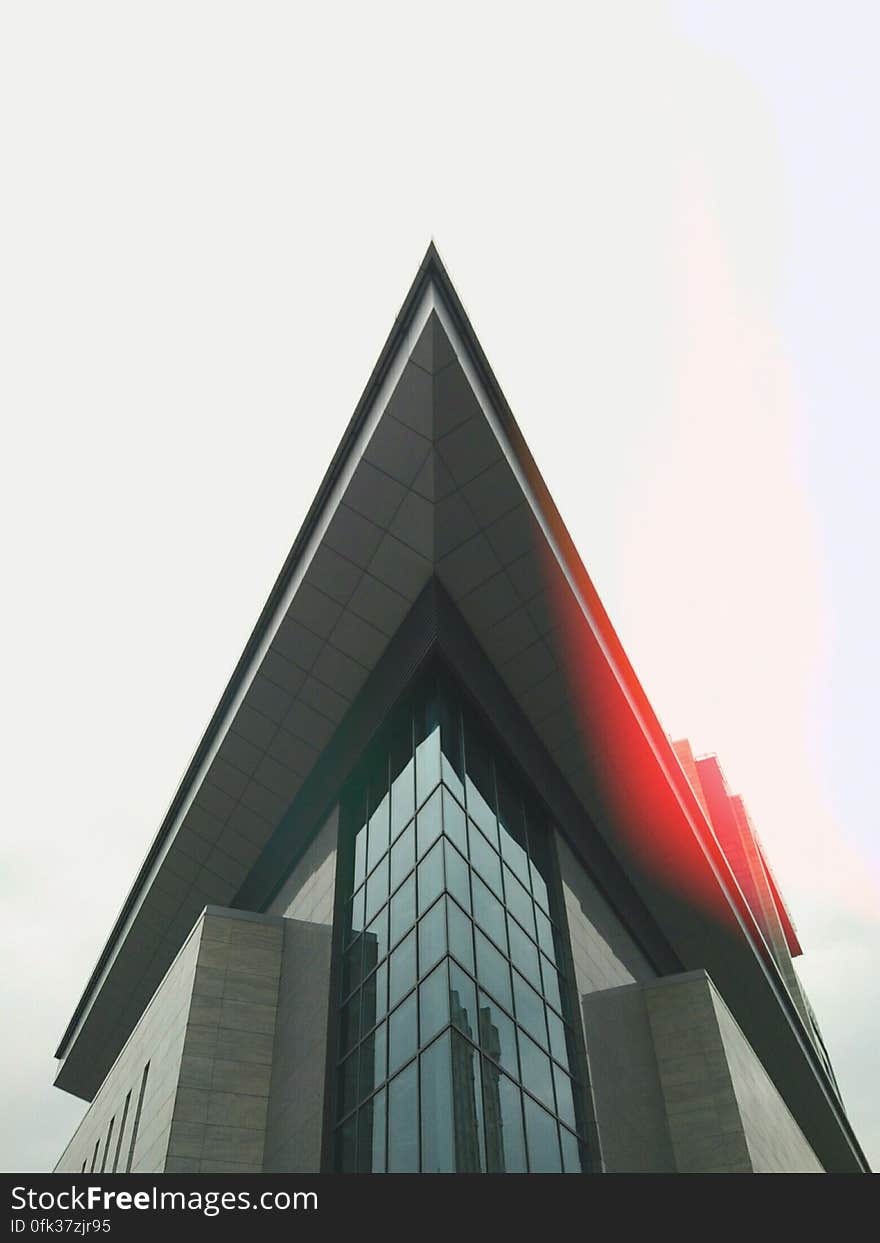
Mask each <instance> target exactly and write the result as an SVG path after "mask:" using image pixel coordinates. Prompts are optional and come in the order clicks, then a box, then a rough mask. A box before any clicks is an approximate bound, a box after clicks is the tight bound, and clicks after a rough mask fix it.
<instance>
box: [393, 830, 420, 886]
mask: <svg viewBox="0 0 880 1243" xmlns="http://www.w3.org/2000/svg"><path fill="white" fill-rule="evenodd" d="M415 865H416V831H415V828H414V827H413V825H410V826H409V828H408V829H407V830H406V832H405V833H402V834H401V836H400V837H399V838H398V839H397V841H396V842H395V843H394V845H393V846H392V847H391V888H392V889H396V888H397V886H398V885H399V884H400V882H401V881H402V880H403V878H404V876H406V875H407V874H408V873H409V872H411V871H412V870H413V868H414V867H415Z"/></svg>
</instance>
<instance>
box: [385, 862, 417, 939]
mask: <svg viewBox="0 0 880 1243" xmlns="http://www.w3.org/2000/svg"><path fill="white" fill-rule="evenodd" d="M415 922H416V878H415V876H410V878H409V880H405V881H404V882H403V884H402V885H401V886H400V888H399V889H398V891H397V893H396V894H395V895H394V897H393V898H392V899H391V944H392V945H396V944H397V942H398V941H399V940H400V938H401V937H402V936H403V934H404V933H405V932H408V931H409V930H410V928H411V927H412V926H413V924H414V923H415Z"/></svg>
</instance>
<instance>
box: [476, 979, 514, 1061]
mask: <svg viewBox="0 0 880 1243" xmlns="http://www.w3.org/2000/svg"><path fill="white" fill-rule="evenodd" d="M477 1004H478V1005H479V1009H480V1046H481V1047H482V1050H483V1052H484V1053H486V1054H488V1056H489V1057H491V1058H492V1059H493V1060H494V1061H496V1062H499V1063H500V1064H501V1065H502V1066H503V1067H504V1069H505V1070H507V1071H509V1072H510V1074H512V1075H514V1076H515V1077H517V1078H518V1077H519V1069H518V1066H517V1060H516V1029H515V1028H514V1026H513V1023H512V1021H511V1020H510V1019H509V1018H508V1016H507V1015H506V1014H505V1013H504V1011H503V1010H502V1009H501V1008H500V1007H499V1006H498V1005H496V1003H495V1002H494V1001H492V1000H491V999H490V998H489V997H487V996H486V994H485V993H480V995H479V998H478V1003H477Z"/></svg>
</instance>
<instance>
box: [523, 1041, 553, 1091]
mask: <svg viewBox="0 0 880 1243" xmlns="http://www.w3.org/2000/svg"><path fill="white" fill-rule="evenodd" d="M519 1065H520V1071H521V1072H522V1083H523V1087H525V1088H528V1090H529V1091H530V1092H531V1093H532V1094H533V1095H534V1096H537V1098H538V1100H541V1101H543V1102H544V1104H545V1105H546V1106H547V1108H548V1109H552V1108H553V1072H552V1070H551V1069H550V1059H549V1057H548V1056H547V1054H546V1053H542V1052H541V1050H540V1049H539V1048H538V1046H537V1045H536V1044H535V1042H534V1040H532V1039H530V1037H528V1036H527V1035H526V1034H525V1033H524V1032H520V1035H519Z"/></svg>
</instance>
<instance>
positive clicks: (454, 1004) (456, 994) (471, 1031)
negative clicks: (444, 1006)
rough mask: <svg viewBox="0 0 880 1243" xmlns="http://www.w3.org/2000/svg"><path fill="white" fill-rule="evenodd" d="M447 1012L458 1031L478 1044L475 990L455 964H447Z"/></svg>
mask: <svg viewBox="0 0 880 1243" xmlns="http://www.w3.org/2000/svg"><path fill="white" fill-rule="evenodd" d="M449 1012H450V1018H451V1019H452V1022H453V1023H454V1025H455V1026H456V1027H457V1028H458V1029H459V1031H462V1032H464V1034H465V1035H466V1036H467V1037H468V1039H469V1040H473V1042H474V1044H478V1043H479V1039H480V1037H479V1025H478V1019H477V990H476V988H475V987H474V982H473V980H472V979H471V977H470V976H469V975H467V974H466V973H465V972H464V971H462V969H461V967H459V965H458V964H457V963H454V962H452V961H451V960H450V962H449Z"/></svg>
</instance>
